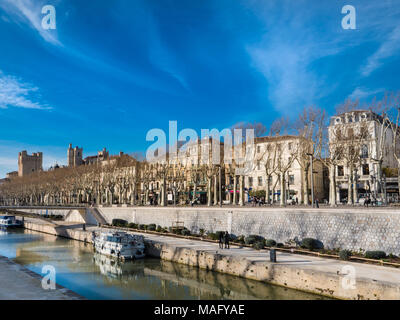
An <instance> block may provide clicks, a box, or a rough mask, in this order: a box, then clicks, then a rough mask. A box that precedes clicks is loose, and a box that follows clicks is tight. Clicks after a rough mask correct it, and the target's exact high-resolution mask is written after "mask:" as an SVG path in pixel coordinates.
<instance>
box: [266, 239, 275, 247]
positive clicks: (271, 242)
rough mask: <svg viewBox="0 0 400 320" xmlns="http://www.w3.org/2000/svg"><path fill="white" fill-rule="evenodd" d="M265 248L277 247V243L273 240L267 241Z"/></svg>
mask: <svg viewBox="0 0 400 320" xmlns="http://www.w3.org/2000/svg"><path fill="white" fill-rule="evenodd" d="M265 246H266V247H275V246H276V241H275V240H272V239H268V240H265Z"/></svg>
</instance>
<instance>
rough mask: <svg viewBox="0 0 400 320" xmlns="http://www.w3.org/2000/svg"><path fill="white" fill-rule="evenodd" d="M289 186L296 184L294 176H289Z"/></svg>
mask: <svg viewBox="0 0 400 320" xmlns="http://www.w3.org/2000/svg"><path fill="white" fill-rule="evenodd" d="M289 184H294V175H293V174H291V175H289Z"/></svg>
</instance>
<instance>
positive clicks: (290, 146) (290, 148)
mask: <svg viewBox="0 0 400 320" xmlns="http://www.w3.org/2000/svg"><path fill="white" fill-rule="evenodd" d="M288 148H289V150H292V143H291V142H289V145H288Z"/></svg>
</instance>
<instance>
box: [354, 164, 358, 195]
mask: <svg viewBox="0 0 400 320" xmlns="http://www.w3.org/2000/svg"><path fill="white" fill-rule="evenodd" d="M353 201H354V203H358V190H357V172H356V171H355V170H354V173H353Z"/></svg>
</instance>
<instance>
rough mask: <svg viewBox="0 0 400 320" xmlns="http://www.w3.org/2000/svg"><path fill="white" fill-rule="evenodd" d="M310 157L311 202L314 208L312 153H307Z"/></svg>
mask: <svg viewBox="0 0 400 320" xmlns="http://www.w3.org/2000/svg"><path fill="white" fill-rule="evenodd" d="M307 155H308V156H309V157H310V165H311V203H312V207H313V208H314V168H313V160H314V159H313V154H312V153H307Z"/></svg>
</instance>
